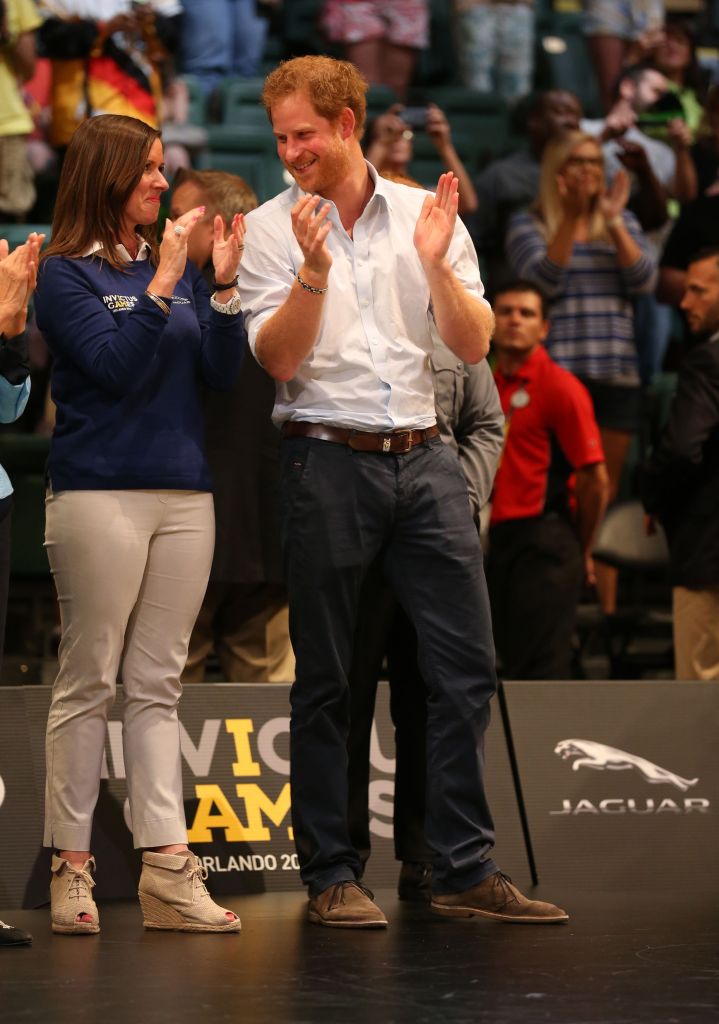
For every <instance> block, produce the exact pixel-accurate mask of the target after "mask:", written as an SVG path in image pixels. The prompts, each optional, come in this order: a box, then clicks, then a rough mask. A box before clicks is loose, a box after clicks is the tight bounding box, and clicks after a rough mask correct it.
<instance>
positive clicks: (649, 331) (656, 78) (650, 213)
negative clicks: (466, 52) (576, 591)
mask: <svg viewBox="0 0 719 1024" xmlns="http://www.w3.org/2000/svg"><path fill="white" fill-rule="evenodd" d="M668 87H669V83H668V81H667V79H666V78H665V77H664V75H662V74H661V73H660V72H659V71H656V70H654V69H653V68H646V67H635V68H628V69H625V70H624V71H623V72H622V74H621V76H620V78H619V81H618V82H617V85H616V89H615V94H614V104H613V106H612V109H611V110H610V111H609V113H608V114H607V116H606V118H605V119H604V120H599V121H583V122H582V129H583V130H585V131H588V132H590V133H591V134H592V135H596V136H598V137H599V138H600V139H601V141H602V149H603V152H604V157H605V160H606V169H607V177H608V178H609V179H612V178H613V177H614V175H615V174H616V173H617V171H618V170H619V169H620V168H622V167H624V168H625V169H626V170H627V171H629V173H630V174H631V194H630V200H629V207H630V208H631V210H632V211H633V212H634V213H635V214H636V216H637V218H638V220H639V223H640V225H641V226H642V228H643V229H644V231H645V232H646V237H647V241H648V243H649V245H650V246H651V249H652V254H653V256H654V258H655V260H658V259H659V256H660V254H661V251H662V248H663V245H664V241H665V240H666V237H667V233H668V232H669V231H670V229H671V220H670V200H671V199H672V198H674V199H677V200H679V202H682V203H686V202H689V201H690V200H691V199H693V198H694V196H695V195H696V189H697V184H696V172H695V169H694V164H693V161H692V158H691V152H690V144H691V135H690V132H689V129H688V127H687V125H686V122H685V121H684V120H683V118H682V117H681V116H673V117H672V116H670V117H669V119H668V120H665V131H666V138H667V140H668V141H667V142H665V141H661V140H660V139H656V138H651V137H650V136H649V135H647V134H646V133H645V132H644V131H643V130H642V129H643V127H644V126H645V124H646V122H648V123H649V125H652V126H653V125H655V124H656V122H655V119H654V117H655V115H654V113H653V110H654V109H655V108H656V106H657V104H661V102H662V100H664V99H665V98H666V97H667V95H668ZM662 116H663V115H662ZM669 143H671V144H669ZM670 334H671V314H670V312H669V310H668V309H665V308H664V307H662V306H661V305H660V304H659V303H658V302H657V301H656V298H655V297H654V296H653V295H649V294H644V295H641V296H638V297H637V298H636V299H635V338H636V343H637V350H638V355H639V374H640V378H641V381H642V383H644V384H648V383H649V382H650V381H651V380H652V378H653V377H654V375H655V374H656V373H657V372H658V371H659V370H660V369H661V367H662V365H663V362H664V356H665V353H666V349H667V346H668V344H669V337H670ZM602 571H604V570H602Z"/></svg>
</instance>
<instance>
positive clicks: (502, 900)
mask: <svg viewBox="0 0 719 1024" xmlns="http://www.w3.org/2000/svg"><path fill="white" fill-rule="evenodd" d="M511 883H512V879H511V878H510V877H509V875H505V874H504V872H503V871H498V872H497V873H496V875H495V876H494V886H493V888H492V895H493V897H494V899H495V900H496V901H497V909H498V910H502V909H503V908H504V907H506V906H507V905H508V904H510V903H518V902H519V900H518V899H517V894H516V892H515V891H514V886H513V885H512V884H511Z"/></svg>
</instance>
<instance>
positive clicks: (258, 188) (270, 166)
mask: <svg viewBox="0 0 719 1024" xmlns="http://www.w3.org/2000/svg"><path fill="white" fill-rule="evenodd" d="M200 163H201V169H203V170H208V169H212V170H218V171H227V172H229V173H230V174H238V175H239V176H240V177H241V178H244V179H245V181H246V182H247V183H248V184H249V185H251V186H252V188H253V189H254V190H255V192H256V193H257V198H258V199H259V200H260V202H261V203H263V202H265V201H266V200H267V199H271V198H272V197H273V196H275V195H277V193H278V192H282V191H284V189H286V188H287V183H286V182H285V180H284V177H283V168H282V164H281V163H280V161H279V160H278V158H277V149H276V144H275V138H274V136H273V135H272V133H271V132H270V131H269V130H266V129H258V128H247V127H244V126H242V125H227V124H223V125H213V126H211V127H210V128H209V129H208V148H207V150H206V152H205V153H204V154H203V155H202V157H201V160H200Z"/></svg>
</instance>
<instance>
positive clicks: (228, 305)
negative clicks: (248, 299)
mask: <svg viewBox="0 0 719 1024" xmlns="http://www.w3.org/2000/svg"><path fill="white" fill-rule="evenodd" d="M210 304H211V305H212V307H213V309H216V310H217V311H218V313H227V314H233V313H239V312H241V310H242V299H241V298H240V296H239V294H238V293H237V292H235V294H234V295H233V296H232V298H231V299H230V300H229V302H224V303H223V302H218V301H217V299H215V298H214V296H213V298H212V301H211V303H210Z"/></svg>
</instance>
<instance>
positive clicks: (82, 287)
mask: <svg viewBox="0 0 719 1024" xmlns="http://www.w3.org/2000/svg"><path fill="white" fill-rule="evenodd" d="M167 187H168V185H167V181H166V180H165V178H164V176H163V154H162V143H161V141H160V135H159V132H157V131H156V130H155V129H153V128H150V127H148V126H147V125H145V124H143V123H142V122H141V121H138V120H135V119H134V118H130V117H122V116H119V115H103V116H99V117H96V118H92V119H90V120H88V121H86V122H85V123H84V124H82V125H81V126H80V127H79V128H78V129H77V131H76V133H75V135H74V136H73V139H72V141H71V143H70V146H69V148H68V151H67V156H66V158H65V162H64V165H63V169H62V175H61V178H60V184H59V189H58V195H57V201H56V205H55V217H54V221H53V226H52V244H51V245H50V246H49V248H48V250H47V252H46V254H45V256H44V258H43V261H42V265H41V270H40V275H39V281H38V289H37V299H36V310H37V321H38V325H39V327H40V329H41V330H42V332H43V334H44V335H45V338H46V340H47V343H48V345H49V347H50V349H51V351H52V353H53V356H54V365H53V376H52V396H53V399H54V402H55V405H56V407H57V419H56V427H55V432H54V434H53V439H52V445H51V449H50V458H49V463H48V469H49V481H48V497H47V521H46V537H45V545H46V548H47V552H48V558H49V560H50V566H51V569H52V573H53V576H54V579H55V585H56V588H57V594H58V601H59V605H60V614H61V622H62V640H61V643H60V652H59V656H60V668H59V672H58V676H57V679H56V681H55V686H54V690H53V699H52V705H51V708H50V715H49V720H48V729H47V750H46V756H47V792H46V811H45V845H46V846H50V847H52V848H53V849H54V850H55V851H56V855H55V856H54V857H53V860H52V877H51V887H50V890H51V903H52V909H51V913H52V927H53V930H54V931H56V932H61V933H71V934H77V933H94V932H97V931H99V918H98V911H97V906H96V904H95V902H94V901H93V899H92V891H91V890H92V886H93V885H94V880H93V877H92V872H93V870H94V868H95V862H94V859H93V857H92V854H91V843H90V838H91V831H92V815H93V811H94V808H95V803H96V800H97V795H98V790H99V784H100V771H101V765H102V756H103V748H104V740H105V728H106V719H107V713H108V710H109V708H110V706H111V705H112V703H113V700H114V697H115V685H116V681H117V679H118V677H120V678H121V680H122V683H123V684H124V695H125V703H124V728H123V745H124V759H125V769H126V773H127V788H128V797H129V804H130V815H131V819H132V832H133V839H134V843H135V846H136V847H137V848H142V849H143V850H144V851H145V852H144V853H143V858H142V860H143V867H142V875H141V878H140V902H141V904H142V910H143V916H144V923H145V927H148V928H163V929H177V930H182V931H238V930H239V928H240V921H239V918H238V917H237V916H236V915H235V914H233V913H232V912H231V911H227V910H224V909H223V908H221V907H218V906H217V905H216V904H215V903H214V902H213V900H212V899H211V898H210V896H209V894H208V893H207V890H206V888H205V885H204V882H203V876H204V875H205V873H204V872H203V869H202V868H201V867H200V863H199V861H198V859H197V858H196V857H195V855H194V854H193V853H191V852H190V851H189V850H188V848H187V831H186V826H185V817H184V809H183V798H182V775H181V759H180V742H179V726H178V718H177V704H178V701H179V698H180V692H181V688H180V681H179V680H180V673H181V672H182V669H183V667H184V664H185V659H186V656H187V645H188V641H189V637H190V633H191V631H192V627H193V624H194V621H195V618H196V615H197V612H198V610H199V608H200V604H201V602H202V597H203V594H204V592H205V587H206V585H207V579H208V575H209V571H210V564H211V561H212V551H213V544H214V513H213V507H212V494H211V481H210V475H209V471H208V468H207V463H206V460H205V454H204V444H203V431H202V413H201V408H200V399H199V394H198V384H199V383H200V381H202V382H204V383H205V384H207V385H209V386H210V387H214V388H217V389H225V388H229V387H231V386H232V383H233V381H234V378H235V376H236V373H237V370H238V368H239V363H240V360H241V358H242V354H243V351H244V348H245V345H246V338H245V334H244V328H243V326H242V318H241V314H240V309H239V296H238V295H237V291H236V289H235V281H236V273H237V268H238V266H239V261H240V258H241V254H242V249H243V238H244V223H243V220H242V217H241V216H240V215H238V216H237V217H235V219H234V221H233V226H232V231H231V233H230V235H229V237H228V239H227V240H226V241H225V240H224V238H223V230H224V228H223V226H222V225H219V224H217V223H216V224H215V243H214V251H213V262H214V268H215V278H216V281H217V282H219V283H218V284H216V288H215V293H214V295H213V296H212V298H210V294H209V292H208V289H207V286H206V284H205V283H204V281H203V279H202V277H201V276H200V274H199V273H198V272H197V271H196V270H195V269H194V267H193V266H192V264H191V263H188V262H187V239H188V236H189V234H190V232H191V231H192V228H193V226H194V224H195V222H196V221H197V220H198V219H199V217H200V216H202V213H203V209H202V208H198V209H195V210H191V211H189V212H188V213H187V214H185V215H184V216H183V217H180V218H179V219H178V220H177V221H176V222H175V223H174V224H173V223H172V222H171V221H168V223H167V225H166V227H165V231H164V235H163V238H162V242H161V244H160V246H159V248H158V246H157V245H156V243H155V241H154V239H155V237H156V226H155V225H156V221H157V217H158V212H159V208H160V195H161V193H162V192H164V191H165V190H166V189H167ZM218 219H219V218H218Z"/></svg>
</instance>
